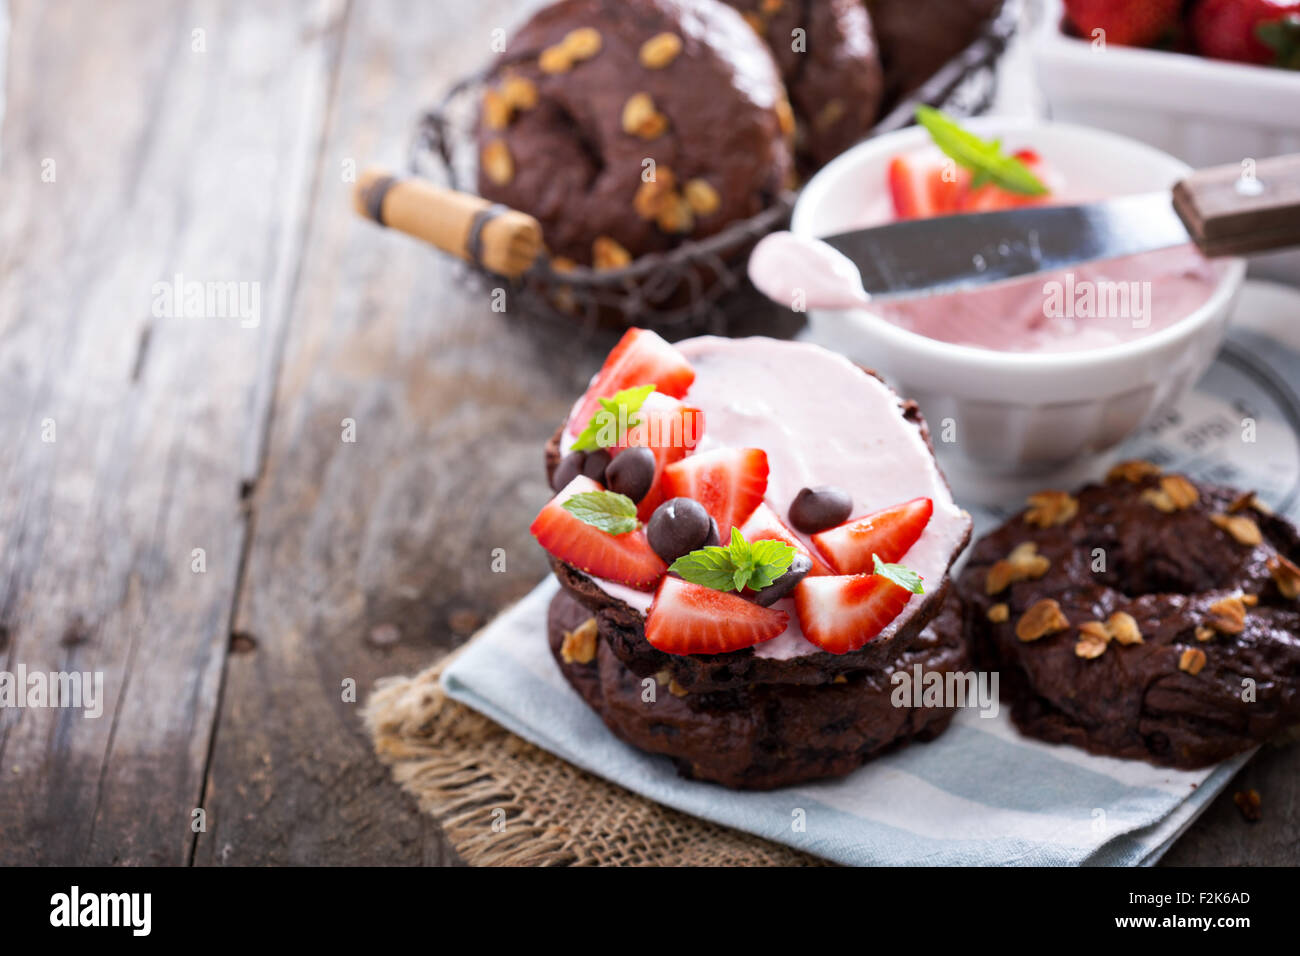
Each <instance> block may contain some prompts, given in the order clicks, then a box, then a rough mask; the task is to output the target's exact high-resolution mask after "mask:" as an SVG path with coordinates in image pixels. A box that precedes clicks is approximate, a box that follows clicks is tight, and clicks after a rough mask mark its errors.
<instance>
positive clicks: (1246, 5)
mask: <svg viewBox="0 0 1300 956" xmlns="http://www.w3.org/2000/svg"><path fill="white" fill-rule="evenodd" d="M1188 26H1189V27H1190V29H1191V34H1192V42H1193V43H1194V44H1195V45H1196V50H1197V52H1199V53H1200V54H1201V55H1202V56H1208V57H1212V58H1213V59H1216V60H1234V61H1236V62H1238V63H1259V64H1263V65H1266V66H1282V67H1289V68H1291V69H1293V70H1294V69H1300V0H1200V2H1199V3H1197V4H1196V6H1194V7H1193V8H1192V12H1191V16H1190V18H1189V23H1188Z"/></svg>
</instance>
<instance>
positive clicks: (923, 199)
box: [886, 156, 970, 219]
mask: <svg viewBox="0 0 1300 956" xmlns="http://www.w3.org/2000/svg"><path fill="white" fill-rule="evenodd" d="M945 170H948V173H947V174H945ZM886 175H887V178H888V180H889V197H890V199H892V200H893V202H894V216H895V217H896V218H898V219H928V218H930V217H931V216H948V215H952V214H953V213H955V212H958V211H959V210H960V209H961V205H962V202H963V201H964V200H965V197H966V192H967V189H968V188H969V186H970V173H968V172H967V171H966V170H964V169H960V168H956V167H954V165H953V164H952V163H950V162H949V163H944V162H932V161H928V160H923V159H917V158H915V157H912V156H895V157H894V158H893V159H892V160H890V163H889V171H888V173H887V174H886Z"/></svg>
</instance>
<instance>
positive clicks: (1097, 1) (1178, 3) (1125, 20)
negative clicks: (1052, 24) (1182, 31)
mask: <svg viewBox="0 0 1300 956" xmlns="http://www.w3.org/2000/svg"><path fill="white" fill-rule="evenodd" d="M1182 5H1183V4H1182V0H1065V15H1066V17H1067V19H1069V21H1070V23H1072V24H1073V25H1074V29H1075V30H1076V31H1078V33H1079V34H1080V35H1081V36H1082V37H1083V38H1084V39H1093V31H1095V30H1102V31H1104V35H1103V38H1102V39H1103V40H1104V42H1106V43H1117V44H1119V45H1120V46H1150V45H1151V44H1153V43H1157V42H1159V41H1161V40H1164V39H1166V38H1167V37H1171V36H1173V35H1174V34H1175V33H1176V32H1177V29H1178V14H1179V10H1180V8H1181V7H1182Z"/></svg>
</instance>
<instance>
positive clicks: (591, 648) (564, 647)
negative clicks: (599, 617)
mask: <svg viewBox="0 0 1300 956" xmlns="http://www.w3.org/2000/svg"><path fill="white" fill-rule="evenodd" d="M560 657H562V658H563V659H564V663H566V664H590V663H591V662H592V661H593V660H594V659H595V657H596V619H595V618H594V617H589V618H587V619H586V620H585V621H583V622H582V623H581V624H579V625H578V626H577V627H575V628H574V629H573V630H571V631H565V632H564V643H563V644H561V645H560Z"/></svg>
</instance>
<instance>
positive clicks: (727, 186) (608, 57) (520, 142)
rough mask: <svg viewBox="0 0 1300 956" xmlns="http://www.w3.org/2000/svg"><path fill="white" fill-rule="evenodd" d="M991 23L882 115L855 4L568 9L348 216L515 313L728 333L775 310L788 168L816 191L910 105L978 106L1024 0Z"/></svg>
mask: <svg viewBox="0 0 1300 956" xmlns="http://www.w3.org/2000/svg"><path fill="white" fill-rule="evenodd" d="M995 6H997V9H996V11H995V13H994V14H993V15H990V16H989V17H988V18H985V19H980V20H979V21H978V22H977V23H975V24H974V25H973V26H970V27H969V28H968V29H967V32H966V33H963V35H962V36H961V38H960V39H961V43H962V45H961V48H960V52H959V53H958V54H957V55H956V56H954V57H953V58H952V59H950V60H948V61H947V62H945V63H944V64H943V65H942V66H941V67H939V68H938V69H937V71H936V72H934V74H933V75H932V76H931V77H930V78H929V79H928V80H926V81H925V82H924V83H922V84H921V85H920V87H919V88H917V89H915V90H914V91H913V92H912V93H911V94H910V96H908V97H907V98H905V99H902V100H899V101H897V102H895V103H893V104H892V105H891V108H890V111H889V112H888V114H887V115H880V110H881V109H882V104H884V102H885V101H884V100H883V98H882V97H883V90H884V88H885V85H886V84H888V82H889V79H890V75H889V70H888V63H889V50H888V49H887V48H886V49H882V50H879V51H877V50H876V47H875V44H874V40H873V39H872V31H871V26H870V14H869V12H868V11H867V9H866V8H865V7H862V6H860V5H858V4H854V3H847V2H843V0H835V2H833V3H823V2H817V3H812V2H804V3H795V2H792V0H786V2H783V3H773V2H771V0H768V2H760V0H755V2H753V3H752V4H751V3H746V2H743V0H738V2H734V3H733V2H728V3H723V2H721V0H619V2H614V0H561V2H559V3H555V4H552V5H550V6H547V7H544V8H542V9H541V10H540V11H538V12H537V13H536V14H534V15H533V17H532V18H531V19H530V20H529V21H528V22H527V23H525V24H524V25H523V26H522V27H520V28H519V29H518V30H517V31H516V32H515V33H514V34H513V35H512V36H511V37H510V38H509V40H508V41H507V42H506V43H505V44H504V49H503V50H502V51H500V52H499V53H498V55H497V57H496V59H495V61H494V62H493V63H491V64H490V65H489V66H488V67H487V68H486V69H485V70H484V71H482V72H481V73H479V74H476V75H474V76H471V77H467V78H466V79H465V80H463V81H461V82H460V83H458V84H457V85H456V86H455V87H453V89H452V90H451V91H449V93H448V94H447V95H446V96H445V97H444V99H443V100H442V101H441V102H440V103H439V104H438V105H437V106H436V107H434V108H433V109H432V110H430V111H429V112H428V113H427V114H425V115H424V116H423V117H422V118H421V121H420V123H419V126H418V129H417V132H416V137H415V141H414V144H413V148H412V157H411V172H412V173H413V174H414V176H413V177H406V176H401V175H395V174H391V173H386V172H383V171H380V170H370V171H367V173H365V174H364V175H363V176H362V177H361V180H360V181H359V183H358V187H357V207H358V210H359V211H360V212H361V213H362V214H363V215H365V216H367V217H368V218H371V219H373V220H375V221H377V222H379V223H381V224H384V225H389V226H391V227H393V228H397V229H399V230H401V231H404V232H408V233H411V234H413V235H416V236H418V237H420V238H423V239H425V240H427V241H430V242H432V243H433V244H434V245H436V246H438V247H439V248H441V249H443V250H444V251H446V252H450V253H451V254H453V255H456V256H458V257H460V258H462V259H465V260H466V261H467V262H468V263H469V268H470V272H471V273H472V274H473V275H475V276H477V278H478V279H479V280H481V281H483V282H485V283H487V284H488V285H489V286H490V287H508V288H509V290H510V295H509V297H508V301H509V303H510V310H511V311H512V312H518V313H522V314H525V315H529V316H532V317H545V318H548V319H552V320H555V321H560V322H563V323H567V324H572V323H574V322H575V321H576V322H578V323H580V324H582V325H584V326H588V327H592V326H597V325H603V326H611V327H626V326H633V325H637V326H643V327H651V328H655V329H657V330H659V331H662V332H664V333H665V334H668V335H671V336H673V337H678V336H681V335H685V334H689V333H692V332H699V331H711V332H718V333H725V332H727V331H728V330H729V329H730V328H732V327H733V326H734V325H735V324H736V320H737V319H738V318H739V317H741V316H742V315H744V314H745V313H749V312H752V311H753V310H754V308H755V307H756V306H758V307H760V308H768V309H770V307H769V306H767V304H766V302H765V300H763V299H762V298H761V296H759V295H758V294H757V293H756V292H755V291H754V290H753V288H752V286H750V285H749V283H748V280H747V278H746V277H745V274H744V270H745V263H746V260H747V258H748V255H749V251H750V250H751V249H752V248H753V246H754V244H755V243H756V242H757V241H758V240H759V239H760V238H762V236H763V235H765V234H767V233H768V232H770V231H772V230H774V229H778V228H782V227H783V226H784V225H785V224H786V223H787V221H788V218H789V213H790V210H791V208H792V207H793V202H794V197H795V189H796V188H797V185H798V182H797V179H796V173H795V168H796V162H797V165H798V167H799V169H800V170H802V171H803V172H805V173H806V172H810V171H812V170H813V169H815V168H816V166H818V165H820V164H821V163H824V162H825V161H827V160H828V159H830V158H831V157H832V156H833V155H835V153H837V152H838V151H840V150H842V149H843V148H846V147H847V146H849V145H851V144H852V143H853V142H854V141H855V140H857V139H859V138H862V137H863V136H865V135H872V134H875V133H878V132H883V131H886V130H889V129H894V128H897V127H900V126H903V125H906V123H908V122H910V119H911V116H912V112H913V110H914V107H915V105H916V104H918V103H921V102H924V103H928V104H930V105H935V106H941V107H942V108H944V109H945V110H947V111H948V112H950V113H953V114H954V115H965V114H970V113H972V112H979V111H981V110H983V109H984V108H986V107H987V105H988V103H989V102H990V100H991V97H992V92H993V88H994V77H995V73H994V69H993V68H994V65H995V63H996V60H997V58H998V56H999V55H1000V54H1001V52H1002V50H1003V49H1004V48H1005V46H1006V43H1007V41H1008V39H1009V38H1010V36H1011V34H1012V32H1013V31H1014V27H1015V23H1016V19H1017V11H1018V8H1019V3H1018V0H1006V2H1004V3H1002V4H1001V5H1000V6H998V5H996V4H995ZM787 30H788V31H791V32H795V31H800V32H801V33H802V40H801V39H799V35H800V34H799V33H795V35H794V36H792V37H791V39H790V40H788V41H787V42H785V43H782V34H783V33H784V32H786V31H787ZM801 43H802V44H805V46H803V47H800V44H801ZM795 49H801V50H802V52H797V53H796V52H794V50H795ZM774 54H775V58H774ZM794 57H799V58H800V59H794ZM881 59H883V60H884V62H885V64H886V68H885V70H884V72H883V74H882V72H881V66H880V62H879V61H880V60H881ZM787 84H788V88H787ZM835 91H838V92H835ZM823 98H825V102H822V99H823ZM471 189H472V190H474V192H469V191H468V190H471ZM751 324H752V323H751Z"/></svg>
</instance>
